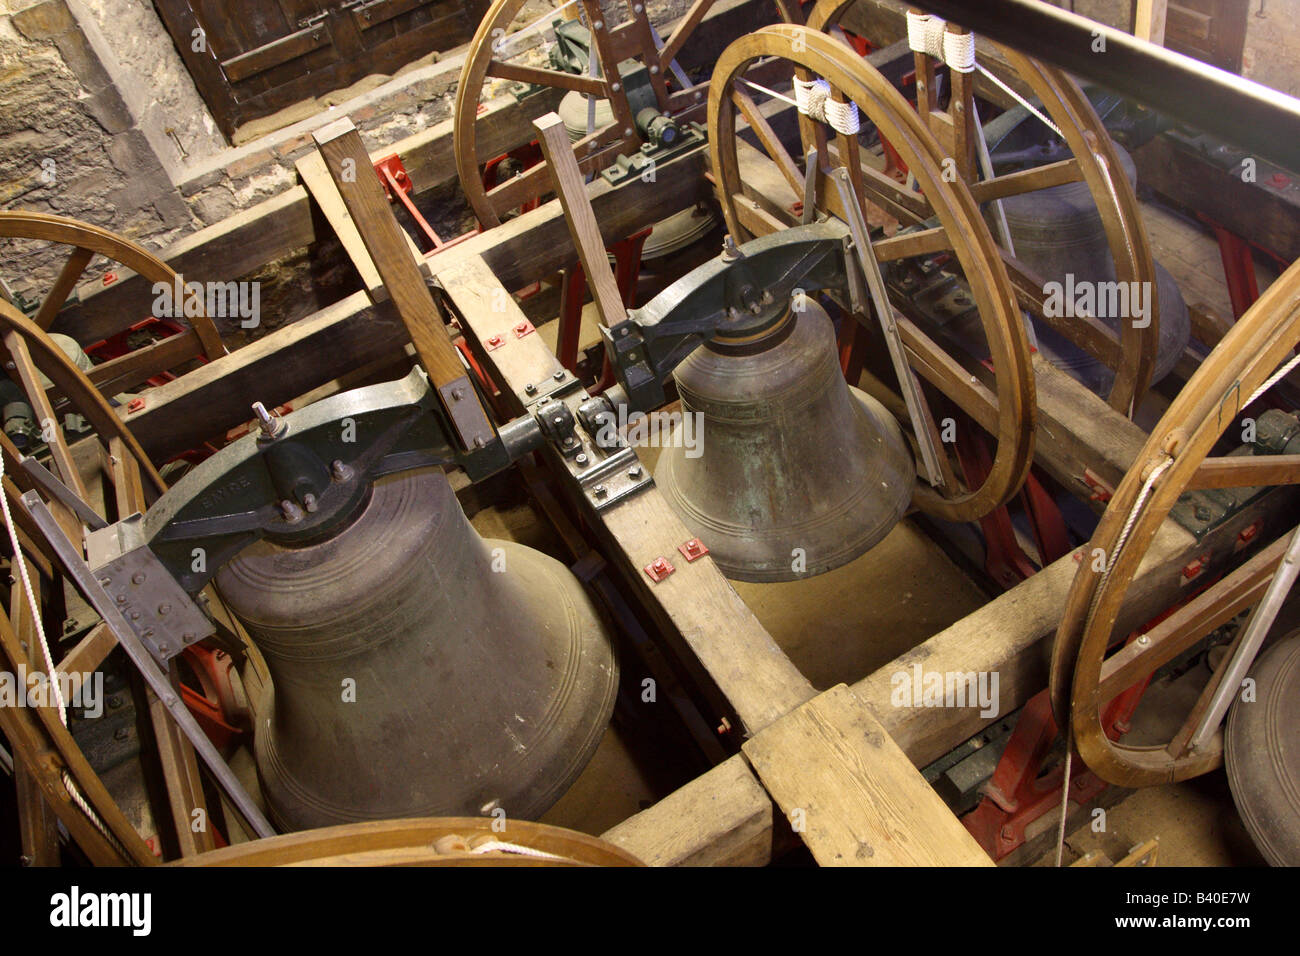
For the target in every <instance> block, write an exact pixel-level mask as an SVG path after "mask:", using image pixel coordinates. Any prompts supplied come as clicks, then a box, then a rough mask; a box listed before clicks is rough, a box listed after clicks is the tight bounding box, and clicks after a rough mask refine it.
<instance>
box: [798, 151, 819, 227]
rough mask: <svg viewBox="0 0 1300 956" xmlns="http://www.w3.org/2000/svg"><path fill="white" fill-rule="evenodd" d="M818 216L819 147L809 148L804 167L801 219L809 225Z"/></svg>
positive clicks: (804, 223)
mask: <svg viewBox="0 0 1300 956" xmlns="http://www.w3.org/2000/svg"><path fill="white" fill-rule="evenodd" d="M816 218H817V147H816V146H814V147H812V148H811V149H809V150H808V155H807V156H806V157H805V158H804V169H803V214H802V215H801V216H800V217H799V221H800V222H801V223H802V224H803V225H805V226H807V225H811V224H812V222H813V221H814V220H815V219H816Z"/></svg>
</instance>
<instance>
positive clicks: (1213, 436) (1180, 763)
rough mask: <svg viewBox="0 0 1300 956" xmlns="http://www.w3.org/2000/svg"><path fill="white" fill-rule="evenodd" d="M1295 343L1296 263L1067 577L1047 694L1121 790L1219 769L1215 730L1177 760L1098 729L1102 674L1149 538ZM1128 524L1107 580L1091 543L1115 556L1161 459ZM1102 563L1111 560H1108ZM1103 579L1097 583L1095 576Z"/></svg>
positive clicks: (1170, 421)
mask: <svg viewBox="0 0 1300 956" xmlns="http://www.w3.org/2000/svg"><path fill="white" fill-rule="evenodd" d="M1298 342H1300V262H1298V263H1295V264H1293V265H1292V266H1291V267H1290V268H1289V269H1288V270H1287V271H1286V272H1285V273H1284V274H1283V275H1282V276H1281V277H1280V278H1279V279H1278V280H1277V281H1276V282H1274V283H1273V285H1272V286H1270V287H1269V288H1268V290H1267V291H1266V292H1265V293H1264V294H1263V295H1262V296H1260V298H1259V299H1258V300H1257V301H1256V302H1255V304H1254V305H1253V306H1251V308H1250V309H1249V310H1248V311H1247V312H1246V314H1245V315H1244V316H1242V318H1241V319H1240V320H1239V321H1238V322H1237V323H1236V325H1234V326H1233V327H1232V329H1230V330H1229V332H1228V334H1227V335H1226V336H1224V338H1223V340H1222V341H1221V342H1220V343H1219V345H1218V346H1217V347H1216V348H1215V349H1214V351H1213V352H1211V353H1210V355H1209V356H1208V357H1207V358H1206V360H1205V361H1204V362H1203V363H1202V364H1201V367H1200V368H1199V369H1197V371H1196V372H1195V374H1193V376H1192V377H1191V379H1190V380H1189V381H1188V382H1187V384H1186V385H1185V386H1184V387H1183V390H1182V391H1181V392H1179V394H1178V396H1177V398H1175V399H1174V401H1173V402H1172V403H1171V404H1170V406H1169V409H1168V410H1167V411H1166V412H1165V415H1164V416H1163V417H1162V418H1161V419H1160V422H1159V424H1158V425H1157V426H1156V428H1155V429H1154V430H1153V431H1152V433H1151V436H1150V438H1149V439H1148V440H1147V442H1146V444H1145V445H1144V446H1143V448H1142V452H1141V453H1140V454H1139V455H1138V457H1137V460H1136V461H1135V462H1134V465H1133V467H1132V468H1130V469H1129V471H1128V473H1127V474H1126V475H1125V476H1124V479H1123V481H1121V482H1120V485H1119V487H1118V488H1116V489H1115V494H1114V496H1113V497H1112V498H1111V501H1110V504H1109V505H1108V506H1107V508H1106V511H1105V513H1104V514H1103V515H1102V517H1101V521H1100V523H1099V524H1098V526H1097V530H1096V532H1094V534H1093V537H1092V541H1091V542H1090V543H1089V545H1088V548H1087V551H1086V552H1085V555H1084V558H1085V560H1084V561H1082V562H1081V564H1080V567H1079V570H1078V571H1077V572H1076V573H1075V576H1074V580H1073V581H1072V582H1071V585H1070V591H1069V594H1068V596H1067V598H1066V603H1065V611H1064V614H1063V617H1062V623H1061V626H1060V628H1059V629H1058V630H1057V635H1056V642H1055V644H1054V646H1053V648H1052V670H1051V683H1050V690H1051V698H1052V706H1053V710H1054V711H1055V713H1056V715H1057V719H1058V722H1061V723H1062V725H1063V726H1064V721H1063V720H1062V718H1068V722H1069V726H1070V727H1071V730H1072V732H1073V735H1074V740H1075V743H1076V745H1077V747H1078V749H1079V754H1080V756H1081V757H1082V758H1083V760H1084V761H1085V762H1086V763H1087V764H1088V766H1089V767H1090V768H1091V769H1092V770H1093V772H1094V773H1096V774H1097V775H1098V776H1099V777H1101V778H1102V779H1104V780H1107V781H1109V782H1111V783H1116V784H1120V785H1122V786H1129V787H1141V786H1151V785H1154V784H1159V783H1168V782H1170V781H1174V780H1184V779H1187V778H1189V777H1193V776H1196V775H1198V774H1201V773H1205V772H1206V771H1209V770H1212V769H1214V768H1215V767H1217V766H1218V765H1219V764H1220V762H1221V761H1222V758H1223V737H1222V729H1220V731H1219V733H1218V734H1216V736H1215V738H1214V740H1213V742H1212V744H1211V746H1209V747H1207V748H1206V749H1205V750H1204V751H1201V752H1189V753H1186V754H1182V755H1180V756H1175V755H1173V754H1171V753H1170V752H1169V751H1168V749H1166V748H1165V747H1125V746H1123V745H1122V744H1118V743H1115V742H1113V741H1111V740H1110V739H1109V738H1108V737H1107V736H1106V734H1105V732H1104V730H1103V728H1102V725H1101V717H1100V708H1101V706H1102V705H1104V704H1105V703H1106V701H1103V700H1101V699H1100V696H1101V694H1100V683H1101V671H1102V665H1103V661H1104V658H1105V656H1106V649H1107V647H1108V646H1109V644H1110V641H1111V637H1112V633H1113V631H1114V628H1115V622H1116V620H1117V619H1118V617H1119V614H1120V611H1121V609H1122V606H1123V602H1124V596H1125V594H1126V592H1127V591H1128V588H1129V585H1130V584H1131V583H1132V581H1133V579H1134V577H1135V575H1136V573H1137V570H1138V566H1139V565H1140V564H1141V561H1142V559H1143V557H1144V556H1145V555H1146V552H1147V549H1148V548H1149V547H1150V544H1151V541H1152V539H1153V538H1154V537H1155V535H1156V532H1157V531H1158V530H1159V528H1160V525H1161V524H1162V523H1163V522H1164V520H1165V519H1166V517H1167V516H1168V514H1169V512H1170V509H1171V508H1172V507H1173V505H1174V503H1175V502H1176V501H1177V500H1178V497H1179V495H1180V494H1181V493H1182V491H1183V490H1184V489H1185V488H1186V487H1188V485H1189V483H1190V482H1191V479H1192V476H1193V475H1194V473H1195V472H1196V470H1197V469H1198V468H1199V467H1200V465H1201V463H1202V462H1203V461H1204V460H1205V458H1206V457H1207V456H1208V454H1209V453H1210V451H1211V450H1212V448H1213V445H1214V443H1215V442H1216V441H1217V440H1218V439H1219V437H1220V436H1221V435H1222V434H1223V433H1224V432H1225V431H1226V430H1227V429H1228V428H1229V427H1230V426H1231V425H1232V424H1233V423H1234V422H1236V421H1237V418H1238V416H1239V415H1240V413H1241V411H1242V409H1243V407H1244V402H1245V400H1246V399H1247V398H1248V397H1249V396H1250V395H1251V394H1253V393H1254V391H1255V390H1256V389H1257V388H1259V387H1260V386H1261V385H1262V384H1263V383H1264V382H1265V381H1266V380H1267V379H1268V377H1269V376H1270V375H1272V374H1273V372H1274V371H1276V370H1277V368H1278V367H1279V366H1280V365H1281V364H1282V363H1283V362H1285V361H1286V360H1287V358H1288V357H1289V354H1290V352H1291V350H1292V349H1293V348H1294V347H1295V346H1296V344H1297V343H1298ZM1171 458H1172V463H1171V464H1169V465H1168V467H1167V470H1166V471H1165V472H1164V473H1163V474H1162V475H1161V476H1160V478H1159V480H1158V481H1157V482H1156V483H1155V484H1154V485H1153V487H1152V491H1151V492H1150V496H1149V498H1148V499H1147V502H1146V505H1145V507H1144V508H1143V510H1142V511H1141V513H1140V514H1139V515H1138V517H1137V518H1136V519H1135V520H1134V521H1133V524H1132V528H1131V530H1130V532H1129V535H1128V538H1127V540H1126V542H1125V544H1124V545H1123V549H1122V550H1121V551H1120V552H1119V554H1118V555H1116V556H1115V557H1114V558H1113V561H1114V563H1113V565H1112V567H1111V571H1110V574H1109V576H1103V574H1102V573H1100V572H1097V571H1094V570H1093V563H1092V561H1091V560H1089V558H1090V556H1091V555H1092V554H1093V553H1094V549H1096V548H1100V549H1102V551H1103V553H1104V554H1105V555H1107V556H1110V555H1112V554H1113V549H1114V547H1115V545H1116V543H1117V542H1118V541H1119V540H1120V537H1121V535H1122V534H1123V529H1124V525H1125V523H1126V522H1127V521H1128V519H1129V515H1130V514H1131V512H1132V510H1133V507H1134V505H1135V504H1136V503H1137V501H1138V498H1139V496H1140V495H1141V490H1142V486H1143V484H1144V482H1145V481H1146V480H1147V477H1148V476H1149V475H1150V474H1151V472H1152V470H1153V469H1154V468H1156V467H1158V466H1159V465H1160V464H1162V463H1163V462H1166V461H1169V460H1170V459H1171ZM1108 560H1110V558H1108ZM1103 577H1104V580H1103Z"/></svg>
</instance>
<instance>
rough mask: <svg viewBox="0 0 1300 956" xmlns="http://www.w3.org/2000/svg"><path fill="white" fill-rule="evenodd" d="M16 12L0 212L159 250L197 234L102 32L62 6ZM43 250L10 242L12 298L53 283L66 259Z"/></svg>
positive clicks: (3, 124)
mask: <svg viewBox="0 0 1300 956" xmlns="http://www.w3.org/2000/svg"><path fill="white" fill-rule="evenodd" d="M15 6H18V5H17V4H15V3H12V2H10V3H9V4H7V6H6V7H5V13H4V15H0V102H3V104H4V108H3V110H0V206H3V208H6V209H10V208H20V209H26V210H34V211H38V212H48V213H55V214H58V215H63V216H71V217H73V218H76V219H82V220H85V221H86V222H90V223H93V224H95V225H98V226H103V227H105V228H108V229H112V230H114V231H117V232H121V233H124V234H126V235H128V236H131V237H133V238H140V239H149V240H150V241H151V244H152V245H154V246H156V247H157V246H162V245H165V244H166V243H169V242H171V241H173V240H174V239H176V238H178V237H179V236H180V235H182V234H184V233H185V232H186V231H188V230H189V229H191V228H192V227H193V222H192V218H191V217H190V215H189V212H188V210H187V209H186V206H185V203H184V202H183V201H182V200H181V198H180V196H179V195H178V194H177V192H176V190H175V187H174V185H173V183H172V179H171V177H170V175H169V174H168V171H167V170H166V169H165V168H164V166H163V164H162V162H161V161H160V160H159V158H158V156H157V154H156V153H155V151H154V148H153V146H152V145H151V143H150V142H149V138H148V137H147V136H146V135H145V134H144V132H143V131H142V130H141V128H140V124H139V122H138V119H137V117H136V115H135V114H134V113H133V112H132V110H131V108H130V105H129V103H128V96H129V95H128V94H124V92H123V85H122V84H120V83H118V82H116V81H115V78H114V76H113V73H112V72H110V70H112V69H116V68H117V66H118V64H116V63H115V62H114V61H113V60H112V57H111V53H109V52H108V51H107V50H106V48H105V46H104V44H103V37H102V36H101V35H97V34H98V30H97V29H96V28H95V27H94V25H93V24H92V25H90V27H89V29H86V28H83V26H82V24H81V23H80V22H79V21H78V20H77V18H76V17H75V16H74V14H73V11H72V9H71V8H70V7H69V6H68V4H67V3H65V2H63V0H47V2H41V3H28V4H26V5H25V6H22V7H21V8H20V9H14V8H15ZM41 249H43V246H42V247H37V246H34V245H30V244H28V245H25V244H20V243H6V254H5V260H4V264H3V266H2V267H0V268H2V269H3V272H2V273H0V274H2V275H3V277H4V278H5V279H6V281H8V282H9V283H10V285H11V286H12V287H13V288H14V289H15V290H16V291H19V292H23V291H27V292H32V291H35V292H39V291H41V290H42V289H43V288H44V287H45V286H47V285H48V276H49V275H50V270H51V268H52V262H53V261H58V260H59V259H61V255H60V256H58V257H52V256H51V255H49V254H45V253H43V252H42V251H38V250H41ZM33 282H34V283H35V286H34V289H33Z"/></svg>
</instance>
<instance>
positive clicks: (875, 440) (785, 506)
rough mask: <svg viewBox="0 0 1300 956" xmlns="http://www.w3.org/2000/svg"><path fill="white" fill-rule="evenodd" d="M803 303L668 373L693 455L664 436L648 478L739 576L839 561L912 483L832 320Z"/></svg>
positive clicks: (889, 523) (909, 465) (897, 513)
mask: <svg viewBox="0 0 1300 956" xmlns="http://www.w3.org/2000/svg"><path fill="white" fill-rule="evenodd" d="M801 305H802V308H801V310H799V311H790V312H788V313H787V314H786V316H785V317H784V319H783V320H782V321H781V322H779V323H777V324H776V325H775V326H774V327H772V328H770V329H768V330H767V331H766V332H764V333H763V335H762V336H761V337H760V338H758V339H757V340H751V341H747V342H734V341H728V340H726V339H715V340H713V341H711V342H708V343H706V344H704V345H702V346H700V347H699V348H698V349H696V350H695V351H694V352H693V353H692V354H691V355H690V356H689V357H688V358H687V359H686V361H684V362H683V363H682V364H681V365H679V366H678V367H677V370H676V372H675V374H674V377H675V378H676V381H677V391H678V393H679V394H680V396H681V399H682V412H683V414H690V413H696V412H698V413H700V414H701V415H702V416H703V418H702V420H701V421H702V428H703V431H702V436H701V439H700V441H699V442H698V448H699V449H700V453H699V454H698V456H697V457H690V456H689V455H688V448H687V447H685V443H683V442H681V441H676V440H674V441H670V442H669V447H668V448H665V449H664V451H663V454H662V455H661V457H660V459H659V464H658V466H657V468H656V471H655V481H656V482H657V483H658V484H659V486H660V488H661V489H662V490H663V492H664V494H665V495H666V496H667V498H668V501H669V502H670V503H671V504H672V506H673V508H674V510H676V511H677V513H678V514H679V515H680V516H681V518H682V521H683V522H685V524H686V526H687V527H688V528H690V529H691V530H692V531H694V532H695V533H696V534H698V535H699V536H700V539H701V540H702V541H703V542H704V544H705V545H707V546H708V548H709V551H710V553H711V554H712V556H713V558H714V560H715V561H717V563H718V566H719V567H720V568H721V569H722V571H723V573H724V574H726V575H727V576H728V577H731V578H735V579H737V580H741V581H790V580H794V579H796V578H800V577H806V576H808V575H812V574H820V573H822V572H824V571H829V570H831V569H832V568H836V567H839V566H840V565H842V564H846V563H847V562H849V561H851V560H853V559H854V558H856V557H858V556H859V555H860V554H862V553H864V552H865V551H867V550H868V549H869V548H871V547H872V546H873V545H875V544H876V543H877V542H879V541H880V540H881V539H882V538H884V537H885V535H887V534H888V533H889V531H890V529H891V528H893V526H894V525H895V524H896V523H897V522H898V520H899V518H901V517H902V515H903V512H904V511H905V510H906V508H907V505H908V502H909V501H910V500H911V497H912V488H913V485H914V483H915V481H916V471H915V466H914V464H913V461H912V455H911V452H910V451H909V449H908V447H907V444H906V443H905V441H904V439H903V435H902V431H901V430H900V429H899V426H898V423H897V422H896V421H895V420H894V419H893V418H892V417H891V416H890V414H889V413H888V412H887V411H885V409H884V407H883V406H881V405H880V403H879V402H877V401H876V400H875V399H873V398H871V397H870V396H868V395H865V394H864V393H862V392H859V391H858V390H857V389H854V388H850V387H849V386H848V384H847V383H846V382H845V381H844V376H843V375H842V374H841V373H840V365H839V361H838V359H837V357H836V351H835V334H834V329H833V328H832V325H831V320H830V317H829V316H828V315H827V314H826V312H825V311H824V310H823V309H822V308H821V307H820V306H818V305H817V304H816V303H815V302H813V301H811V300H807V299H805V300H803V301H802V302H801ZM679 427H680V426H679Z"/></svg>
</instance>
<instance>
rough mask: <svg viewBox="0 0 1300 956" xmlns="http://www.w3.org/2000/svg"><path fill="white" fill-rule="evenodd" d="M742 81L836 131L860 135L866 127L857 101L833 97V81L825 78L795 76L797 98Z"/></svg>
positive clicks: (847, 134)
mask: <svg viewBox="0 0 1300 956" xmlns="http://www.w3.org/2000/svg"><path fill="white" fill-rule="evenodd" d="M741 82H742V83H744V84H745V85H746V86H748V87H749V88H750V89H754V90H758V92H760V93H764V94H766V95H768V96H770V97H772V98H773V99H778V100H780V101H781V102H782V103H789V104H790V105H791V106H793V107H796V108H797V109H798V110H799V112H800V113H803V114H804V115H805V116H808V117H810V118H812V119H815V120H816V121H817V122H819V123H826V124H827V125H828V126H830V127H831V128H832V129H833V130H835V132H837V133H843V134H844V135H845V136H856V135H858V131H859V130H860V129H861V128H862V121H861V119H860V118H859V117H858V104H856V103H853V102H844V103H840V102H837V101H836V100H833V99H831V85H830V84H829V83H827V82H826V81H825V80H807V81H805V80H801V79H799V77H797V76H796V77H795V78H794V99H790V97H788V96H783V95H782V94H780V93H778V92H776V90H769V89H768V88H767V87H766V86H759V85H758V84H757V83H753V82H751V81H749V80H746V79H744V78H742V79H741Z"/></svg>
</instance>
